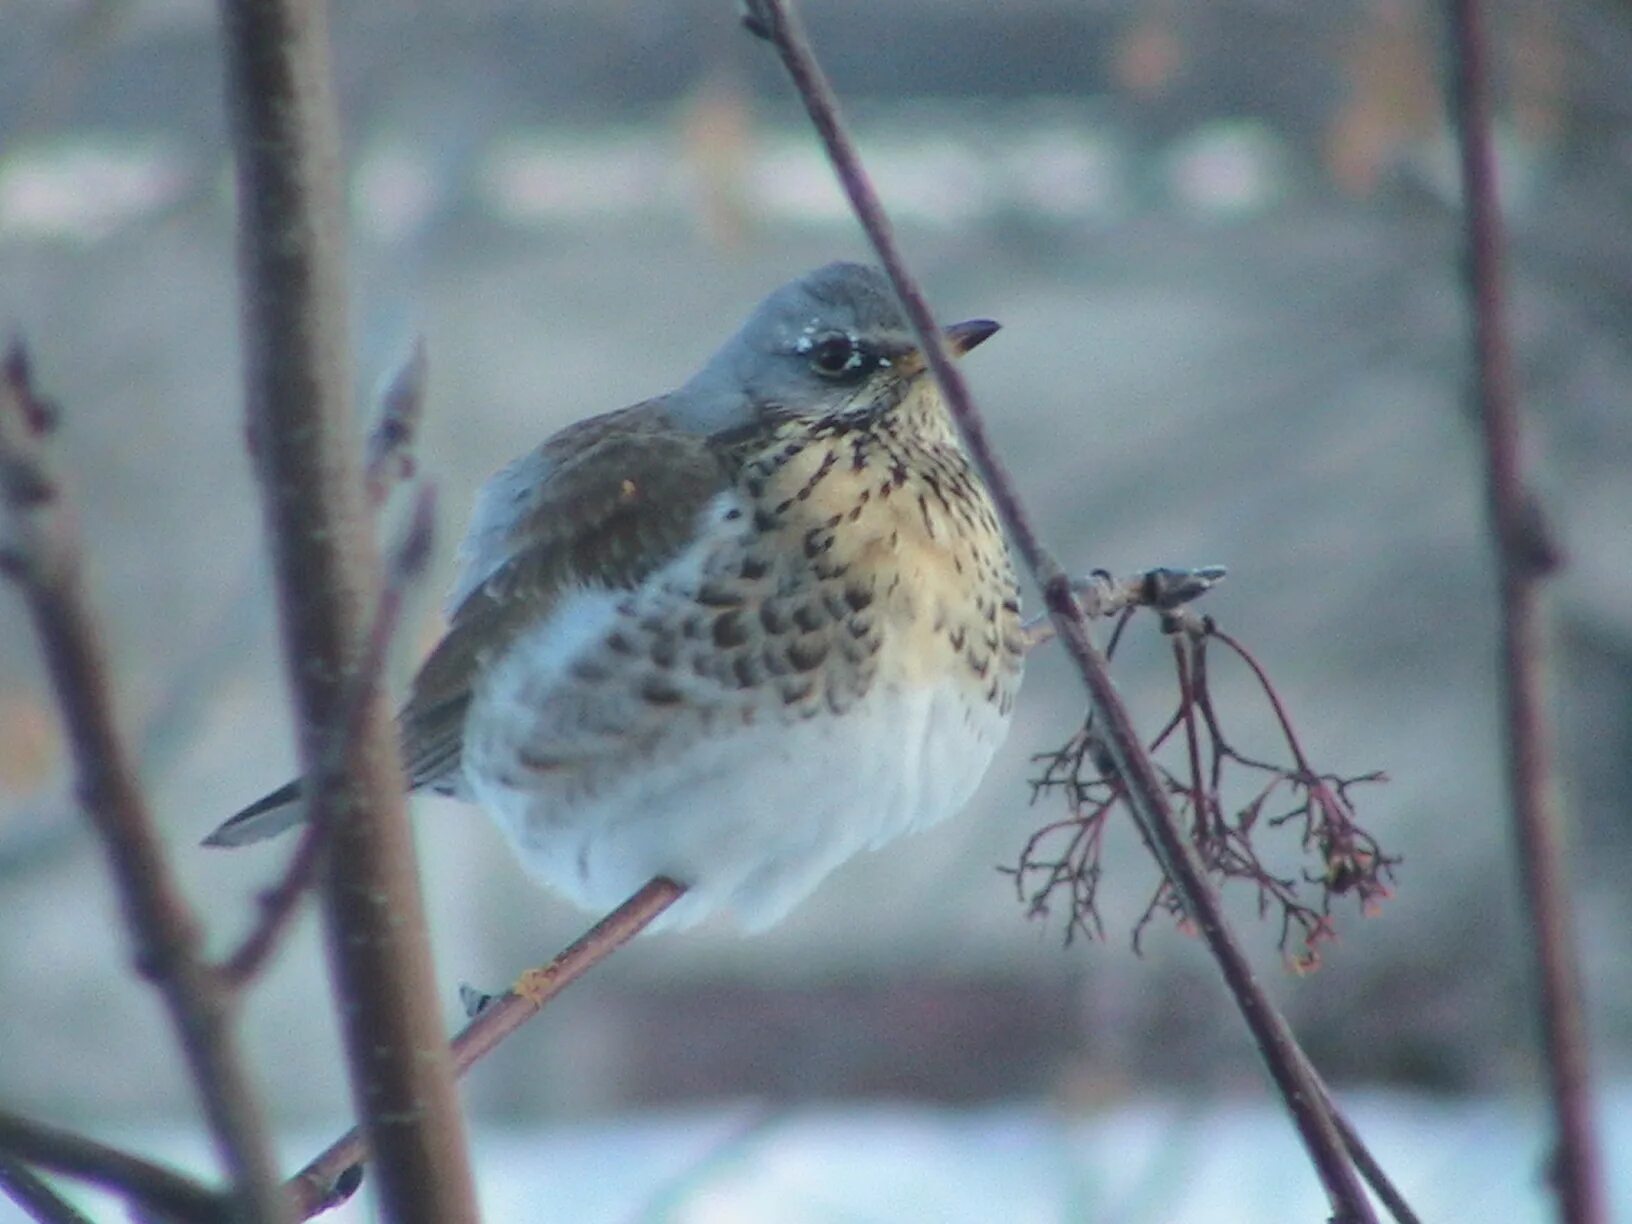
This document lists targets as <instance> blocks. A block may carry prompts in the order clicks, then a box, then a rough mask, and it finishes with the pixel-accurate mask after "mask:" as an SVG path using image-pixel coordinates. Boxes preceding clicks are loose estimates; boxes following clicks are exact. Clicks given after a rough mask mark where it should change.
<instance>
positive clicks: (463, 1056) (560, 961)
mask: <svg viewBox="0 0 1632 1224" xmlns="http://www.w3.org/2000/svg"><path fill="white" fill-rule="evenodd" d="M685 891H686V890H685V888H684V887H683V886H681V885H679V884H676V883H675V882H674V881H673V880H666V879H663V878H661V877H659V878H657V879H654V880H651V881H649V882H648V883H647V884H646V885H645V886H644V887H642V888H641V889H640V891H638V892H637V893H635V894H634V896H632V897H630V898H629V900H627V901H625V902H624V903H623V904H622V905H620V906H618V908H617V909H615V910H613V911H612V912H611V913H610V914H608V915H607V916H606V917H605V918H603V919H601V921H600V922H597V923H596V924H595V925H594V926H593V927H591V928H590V929H589V930H588V931H587V932H585V933H584V934H583V935H582V936H581V937H580V938H579V939H578V940H577V941H575V942H574V943H572V944H571V945H569V946H568V947H567V948H566V949H565V950H564V951H562V953H561V954H560V955H559V956H557V957H556V958H555V959H554V960H553V961H551V962H550V963H549V964H548V965H543V966H540V967H539V968H537V969H529V970H528V971H527V972H526V973H524V974H522V975H521V976H520V977H519V978H517V979H516V984H515V985H514V986H512V987H511V988H510V989H509V990H508V991H506V992H505V993H504V994H502V995H500V996H498V997H497V998H495V999H491V1000H488V1001H486V1002H485V1004H484V1005H483V1006H482V1007H481V1009H480V1011H478V1012H477V1014H476V1015H475V1017H473V1018H472V1020H471V1022H470V1023H469V1024H467V1025H466V1026H465V1028H464V1031H463V1032H461V1033H460V1034H459V1036H457V1037H456V1038H454V1041H453V1057H454V1064H455V1066H456V1068H457V1070H458V1073H459V1074H460V1075H463V1074H464V1073H465V1072H466V1071H469V1070H470V1069H471V1068H472V1067H473V1066H475V1065H476V1064H477V1063H478V1062H480V1061H481V1060H482V1059H483V1058H485V1057H487V1055H488V1054H490V1053H492V1052H493V1050H494V1049H496V1048H497V1047H498V1046H499V1044H500V1043H501V1042H503V1041H504V1039H505V1038H507V1037H509V1036H510V1035H511V1034H512V1033H514V1032H515V1031H516V1030H517V1029H519V1028H520V1027H521V1026H522V1025H523V1024H525V1023H527V1021H529V1020H531V1019H532V1018H533V1017H534V1016H536V1015H538V1013H539V1012H540V1011H542V1010H543V1008H544V1006H545V1004H547V1003H548V1002H549V1001H550V1000H551V999H553V998H555V996H556V995H558V994H560V993H561V992H562V991H563V990H565V989H566V988H567V987H568V986H570V985H571V984H572V983H573V982H575V981H577V980H578V979H579V978H580V977H582V976H583V975H584V974H585V973H586V972H588V971H589V970H590V969H592V968H593V967H594V966H596V965H598V964H600V963H601V961H603V960H605V959H606V958H607V957H608V956H610V955H611V954H612V953H614V952H616V951H617V950H618V949H619V948H621V947H622V946H623V945H624V944H626V943H628V942H629V941H630V940H631V939H633V938H634V937H635V936H636V935H638V934H639V933H640V932H641V931H643V930H645V928H646V927H647V926H649V925H650V924H651V922H652V920H653V919H654V918H656V917H657V916H658V915H659V914H661V913H662V912H663V911H664V910H666V909H668V908H669V906H671V905H673V904H674V903H675V902H676V901H678V900H679V899H680V897H681V894H683V893H684V892H685ZM366 1155H367V1152H366V1151H365V1149H364V1145H363V1137H362V1134H361V1133H360V1132H359V1131H357V1130H355V1129H353V1130H350V1131H347V1132H346V1134H344V1135H342V1136H341V1137H340V1138H339V1139H337V1140H335V1142H334V1143H332V1144H330V1145H329V1147H328V1148H326V1149H325V1150H324V1151H323V1152H322V1153H321V1154H320V1155H319V1156H317V1157H316V1158H315V1159H314V1160H313V1161H312V1162H311V1163H310V1164H308V1165H307V1166H306V1167H305V1168H304V1169H302V1170H301V1171H300V1172H299V1173H298V1174H296V1175H295V1176H294V1177H293V1178H291V1179H290V1181H289V1192H290V1194H291V1195H292V1196H293V1197H294V1200H295V1203H296V1207H297V1209H298V1211H299V1212H300V1217H301V1218H302V1219H309V1218H310V1217H312V1216H314V1215H317V1214H318V1213H319V1212H322V1211H327V1210H328V1209H329V1208H331V1207H335V1206H338V1205H339V1204H340V1203H343V1202H345V1201H346V1199H348V1198H350V1197H351V1195H352V1194H353V1193H355V1192H356V1189H357V1186H358V1185H359V1184H360V1182H361V1180H362V1179H361V1175H360V1166H361V1163H362V1161H363V1160H364V1159H365V1157H366Z"/></svg>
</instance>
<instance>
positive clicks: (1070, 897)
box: [1000, 608, 1400, 972]
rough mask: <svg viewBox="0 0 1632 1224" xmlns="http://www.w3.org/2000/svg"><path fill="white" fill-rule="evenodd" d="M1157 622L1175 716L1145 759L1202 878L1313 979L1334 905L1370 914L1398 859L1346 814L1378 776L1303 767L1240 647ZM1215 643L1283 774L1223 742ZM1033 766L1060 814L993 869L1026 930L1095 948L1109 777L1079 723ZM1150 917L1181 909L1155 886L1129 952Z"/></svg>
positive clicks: (1112, 794)
mask: <svg viewBox="0 0 1632 1224" xmlns="http://www.w3.org/2000/svg"><path fill="white" fill-rule="evenodd" d="M1137 611H1138V609H1137V608H1128V609H1126V610H1125V611H1123V612H1122V613H1121V615H1120V616H1119V617H1118V619H1117V623H1116V628H1115V630H1114V632H1113V634H1112V637H1111V642H1110V652H1114V651H1115V649H1116V646H1117V644H1118V643H1119V642H1120V640H1121V638H1122V635H1123V630H1124V629H1125V628H1126V627H1127V625H1128V624H1129V622H1130V620H1131V618H1132V617H1133V615H1134V614H1135V613H1137ZM1162 619H1163V627H1164V629H1165V630H1166V631H1167V632H1168V633H1169V634H1170V636H1171V639H1172V651H1173V661H1174V670H1175V673H1176V676H1177V679H1178V704H1177V708H1176V709H1175V710H1174V711H1173V713H1172V715H1171V716H1170V717H1169V718H1168V719H1167V721H1166V723H1165V724H1164V725H1163V726H1162V728H1161V730H1160V731H1159V732H1158V733H1157V734H1156V735H1155V736H1154V737H1153V738H1152V739H1151V741H1150V744H1149V748H1150V752H1151V755H1152V756H1153V757H1154V758H1155V759H1156V762H1157V765H1158V767H1159V768H1160V770H1161V774H1162V778H1163V781H1164V782H1165V783H1166V785H1167V788H1168V791H1169V793H1170V794H1171V795H1172V797H1173V801H1174V805H1175V808H1176V809H1177V811H1178V812H1179V814H1180V816H1181V817H1182V818H1183V820H1184V822H1185V825H1186V827H1188V828H1189V830H1190V835H1191V842H1192V844H1193V845H1194V847H1195V850H1196V853H1197V855H1198V856H1199V858H1200V861H1201V863H1202V865H1203V866H1204V867H1205V868H1206V870H1207V872H1208V873H1209V874H1210V875H1211V876H1212V877H1213V878H1214V879H1216V880H1218V881H1219V882H1220V883H1221V884H1227V883H1229V882H1231V881H1240V882H1244V883H1246V884H1247V885H1249V886H1250V887H1251V888H1253V889H1254V890H1255V891H1256V893H1257V899H1258V913H1259V916H1260V917H1264V918H1271V917H1278V919H1279V922H1280V933H1279V940H1278V946H1279V947H1280V949H1281V951H1282V952H1283V953H1284V954H1285V956H1286V958H1287V962H1288V964H1289V966H1290V967H1291V968H1292V969H1293V970H1295V971H1297V972H1308V971H1310V970H1313V969H1315V968H1318V967H1319V964H1320V948H1321V945H1322V944H1324V943H1327V942H1328V941H1330V940H1332V939H1334V938H1335V937H1336V929H1335V927H1334V925H1333V913H1332V911H1333V907H1334V905H1335V904H1336V902H1337V900H1338V899H1339V898H1342V897H1353V898H1355V899H1356V900H1357V902H1358V904H1359V907H1360V911H1361V912H1362V913H1363V914H1367V915H1369V914H1372V913H1375V912H1376V910H1377V908H1378V907H1379V906H1380V905H1381V904H1382V902H1383V901H1384V900H1386V899H1387V898H1388V897H1389V896H1390V895H1391V893H1392V887H1393V881H1394V868H1395V866H1396V865H1397V864H1398V863H1399V861H1400V860H1399V858H1398V856H1395V855H1390V854H1388V853H1386V852H1385V851H1384V850H1383V848H1382V846H1381V845H1379V844H1378V841H1377V839H1376V838H1375V837H1373V836H1372V835H1371V834H1370V833H1369V832H1367V831H1366V829H1365V828H1363V827H1362V826H1361V825H1360V824H1359V822H1358V821H1357V820H1356V819H1355V815H1354V805H1353V803H1352V802H1351V793H1352V791H1353V790H1354V789H1355V788H1356V787H1358V786H1361V785H1364V784H1366V783H1374V782H1382V781H1386V780H1387V779H1386V778H1385V776H1384V775H1383V774H1382V773H1379V772H1372V773H1364V774H1357V775H1349V776H1344V775H1339V774H1334V773H1326V772H1322V771H1319V770H1317V769H1315V768H1313V767H1312V766H1311V765H1310V764H1309V760H1308V758H1307V757H1306V756H1305V754H1304V752H1303V748H1302V746H1301V745H1300V744H1299V742H1298V737H1297V734H1296V732H1295V731H1294V729H1293V727H1292V723H1291V720H1290V719H1289V718H1288V716H1287V714H1286V710H1285V707H1284V705H1283V703H1282V701H1281V699H1280V696H1279V694H1278V693H1277V692H1276V690H1275V687H1274V685H1273V684H1272V683H1271V682H1270V679H1269V677H1268V675H1267V674H1266V673H1265V672H1264V670H1263V668H1262V667H1261V666H1260V665H1259V663H1258V661H1257V660H1256V659H1255V658H1254V657H1253V656H1252V654H1251V653H1250V652H1249V651H1248V650H1247V649H1246V648H1245V647H1244V646H1242V645H1241V643H1240V642H1239V641H1237V640H1236V639H1235V638H1233V637H1231V636H1230V635H1229V634H1227V633H1225V632H1223V631H1222V630H1221V629H1219V628H1218V626H1217V624H1216V623H1215V622H1214V621H1213V620H1212V619H1211V618H1210V617H1183V618H1180V617H1173V616H1164V617H1163V618H1162ZM1215 642H1216V643H1218V644H1219V645H1220V646H1222V647H1223V648H1224V649H1226V650H1227V651H1229V652H1230V653H1231V654H1233V655H1234V656H1236V657H1237V658H1238V659H1239V660H1240V661H1241V662H1243V663H1244V664H1245V665H1246V666H1247V667H1248V669H1249V670H1250V671H1251V672H1252V675H1253V677H1254V679H1255V680H1256V682H1257V684H1258V686H1259V688H1260V690H1261V691H1262V692H1263V694H1264V697H1265V699H1266V701H1267V702H1268V704H1269V707H1270V709H1271V711H1272V712H1273V714H1274V717H1275V721H1276V723H1277V725H1278V727H1279V730H1280V736H1281V739H1282V741H1283V743H1284V746H1285V749H1286V757H1287V759H1286V760H1285V761H1284V762H1282V763H1277V762H1274V761H1267V760H1262V759H1260V758H1257V757H1253V756H1249V755H1247V754H1246V753H1244V752H1242V751H1240V750H1238V749H1237V748H1236V747H1235V746H1234V745H1233V743H1232V742H1231V740H1230V737H1229V736H1228V735H1226V733H1225V730H1224V723H1223V719H1222V718H1221V716H1220V712H1219V707H1218V704H1217V703H1216V702H1215V701H1214V699H1213V695H1212V691H1211V689H1210V687H1209V683H1208V664H1209V653H1210V651H1209V648H1210V647H1211V646H1212V644H1213V643H1215ZM1033 760H1035V761H1036V762H1037V763H1038V764H1039V765H1040V766H1041V772H1040V773H1039V774H1038V775H1037V776H1036V777H1034V778H1033V779H1032V780H1031V786H1032V794H1031V798H1032V802H1033V803H1037V802H1039V801H1040V800H1043V799H1045V798H1048V799H1055V798H1058V799H1059V800H1062V801H1063V803H1064V807H1065V811H1066V814H1065V815H1064V816H1063V817H1062V818H1061V819H1058V820H1054V821H1051V822H1049V823H1048V824H1045V825H1044V826H1042V827H1041V828H1040V829H1038V830H1037V831H1036V832H1035V833H1033V834H1032V836H1031V838H1030V839H1029V840H1028V841H1027V842H1026V845H1025V848H1024V849H1023V850H1022V851H1021V854H1020V859H1019V862H1018V863H1017V864H1016V865H1015V866H1013V867H1005V868H1001V869H1000V870H1002V871H1004V872H1005V873H1006V874H1008V875H1011V876H1012V877H1013V878H1014V884H1015V890H1016V892H1017V894H1018V895H1019V897H1020V900H1021V901H1022V902H1023V903H1024V904H1025V905H1026V906H1027V907H1028V909H1029V911H1030V913H1031V915H1032V916H1033V917H1045V916H1047V915H1049V914H1051V913H1053V912H1054V911H1055V909H1056V908H1060V909H1063V910H1064V911H1065V913H1066V923H1065V939H1066V942H1068V943H1069V942H1070V941H1071V940H1072V939H1074V938H1075V937H1076V936H1077V935H1079V934H1080V935H1084V936H1087V937H1088V938H1090V939H1103V938H1104V937H1105V923H1104V920H1103V918H1102V917H1101V914H1100V910H1099V886H1100V881H1101V878H1102V875H1103V872H1104V863H1103V853H1104V846H1105V837H1106V832H1107V829H1108V827H1109V825H1110V819H1111V815H1112V813H1113V812H1115V811H1116V809H1117V807H1118V805H1119V803H1121V802H1122V800H1123V790H1122V788H1121V785H1120V784H1119V782H1118V780H1117V777H1116V771H1115V768H1114V766H1113V765H1112V764H1111V762H1110V760H1109V758H1108V755H1107V754H1106V753H1105V751H1104V750H1103V747H1102V744H1101V742H1100V740H1099V737H1098V735H1097V733H1096V730H1095V727H1094V723H1093V719H1092V717H1091V716H1090V718H1089V719H1088V721H1087V722H1086V723H1085V724H1084V725H1083V727H1082V728H1081V729H1079V730H1078V731H1077V732H1076V733H1075V734H1073V735H1072V736H1071V738H1070V739H1068V740H1067V741H1066V742H1065V743H1064V744H1062V745H1061V746H1060V747H1059V748H1057V749H1055V750H1054V751H1052V752H1044V753H1039V754H1038V755H1037V756H1035V757H1034V758H1033ZM1277 834H1279V835H1281V836H1280V837H1279V838H1277V837H1276V835H1277ZM1289 856H1291V857H1293V858H1295V859H1296V863H1295V864H1294V865H1293V866H1291V867H1290V868H1280V867H1278V866H1277V867H1272V866H1271V865H1270V863H1269V862H1267V861H1266V858H1268V859H1272V860H1273V861H1275V862H1276V863H1277V864H1278V863H1279V862H1280V861H1281V860H1282V859H1283V858H1287V857H1289ZM1160 913H1167V914H1171V915H1172V916H1173V917H1174V918H1175V919H1176V920H1177V921H1178V922H1179V924H1180V927H1181V929H1183V928H1184V923H1185V916H1184V909H1183V906H1182V904H1181V903H1180V901H1179V898H1178V896H1177V895H1176V894H1175V893H1174V892H1173V889H1172V886H1171V885H1170V884H1169V882H1168V881H1167V880H1166V879H1165V878H1164V879H1163V880H1162V881H1161V882H1160V883H1159V884H1158V885H1157V887H1156V890H1155V892H1154V893H1153V894H1152V896H1151V898H1150V901H1149V903H1148V904H1147V905H1146V906H1145V909H1144V912H1143V913H1142V914H1141V915H1140V917H1139V918H1138V920H1137V921H1136V922H1135V923H1134V925H1133V946H1134V950H1135V951H1138V950H1139V948H1140V940H1141V939H1142V937H1143V935H1144V932H1145V929H1146V928H1147V927H1148V926H1149V924H1150V922H1151V920H1152V919H1153V918H1155V917H1156V915H1157V914H1160Z"/></svg>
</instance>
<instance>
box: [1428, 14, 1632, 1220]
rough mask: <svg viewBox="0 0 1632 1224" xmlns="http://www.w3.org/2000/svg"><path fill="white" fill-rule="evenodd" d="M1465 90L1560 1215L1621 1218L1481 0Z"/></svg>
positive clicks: (1458, 50)
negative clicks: (1509, 277) (1595, 1060)
mask: <svg viewBox="0 0 1632 1224" xmlns="http://www.w3.org/2000/svg"><path fill="white" fill-rule="evenodd" d="M1449 16H1450V23H1451V41H1452V46H1453V54H1452V57H1451V58H1452V72H1453V77H1454V82H1453V97H1454V107H1455V116H1456V130H1457V139H1458V143H1459V145H1460V150H1461V167H1462V197H1463V214H1462V215H1463V225H1464V231H1465V237H1466V242H1467V251H1466V260H1467V263H1466V275H1467V289H1468V298H1469V305H1470V307H1471V311H1472V343H1473V357H1474V363H1473V375H1474V378H1473V382H1474V394H1475V398H1476V400H1477V407H1478V414H1479V422H1480V431H1481V439H1482V441H1483V444H1484V454H1485V476H1486V502H1487V507H1488V509H1487V513H1488V514H1489V518H1490V528H1491V534H1492V536H1493V539H1494V543H1495V547H1496V561H1497V570H1498V573H1499V587H1500V598H1501V651H1500V653H1501V683H1502V700H1503V724H1504V737H1505V740H1506V750H1507V762H1508V786H1509V789H1510V793H1511V803H1512V809H1513V816H1512V819H1513V838H1514V843H1515V847H1516V850H1517V854H1518V860H1519V871H1520V875H1521V877H1522V879H1523V885H1524V896H1525V902H1526V904H1527V906H1528V908H1529V917H1530V931H1531V942H1532V951H1533V955H1534V958H1535V973H1536V979H1537V983H1538V985H1539V988H1540V996H1541V997H1540V1011H1541V1029H1542V1043H1543V1050H1544V1056H1545V1059H1546V1064H1547V1075H1548V1081H1549V1084H1550V1087H1551V1092H1552V1104H1553V1114H1554V1125H1555V1126H1556V1128H1557V1132H1558V1134H1557V1151H1556V1155H1555V1159H1554V1160H1553V1162H1552V1167H1553V1175H1554V1181H1555V1185H1556V1189H1557V1192H1558V1196H1559V1206H1560V1211H1561V1218H1563V1219H1565V1220H1567V1221H1570V1222H1571V1224H1599V1222H1600V1221H1603V1220H1605V1219H1607V1218H1608V1207H1607V1205H1606V1201H1605V1197H1604V1193H1605V1192H1604V1182H1603V1167H1602V1158H1601V1156H1600V1153H1599V1149H1598V1139H1597V1136H1596V1134H1595V1133H1594V1126H1593V1103H1592V1087H1591V1071H1590V1067H1589V1057H1588V1051H1587V1037H1586V1026H1585V1023H1584V1020H1583V1018H1582V1014H1581V986H1580V972H1579V969H1578V966H1577V963H1576V949H1575V938H1574V931H1573V919H1572V916H1571V912H1570V901H1569V897H1570V891H1569V882H1568V878H1567V876H1568V873H1567V870H1566V866H1565V847H1564V831H1563V821H1562V814H1561V812H1560V809H1559V802H1558V795H1557V791H1556V783H1555V779H1554V764H1553V727H1552V720H1551V718H1550V716H1549V714H1548V710H1547V696H1546V682H1545V679H1544V674H1543V672H1544V658H1545V654H1546V627H1545V625H1544V622H1543V614H1542V609H1541V606H1540V596H1541V586H1542V583H1543V581H1544V580H1545V578H1546V576H1547V575H1548V574H1549V573H1550V572H1552V571H1553V570H1555V569H1556V568H1557V567H1558V566H1559V564H1560V563H1561V561H1562V556H1561V554H1560V550H1559V549H1558V546H1557V545H1556V543H1555V542H1554V541H1553V539H1552V537H1551V534H1550V531H1549V529H1548V526H1547V523H1546V520H1545V518H1544V517H1543V515H1542V513H1541V510H1540V503H1539V501H1538V500H1537V498H1536V496H1535V494H1534V492H1533V490H1532V489H1531V487H1530V484H1529V482H1528V480H1527V477H1526V473H1525V465H1524V459H1523V456H1522V446H1523V443H1522V437H1521V433H1522V425H1521V421H1520V414H1519V408H1518V405H1517V402H1516V395H1515V390H1514V386H1515V384H1514V377H1513V359H1512V354H1511V352H1510V350H1509V347H1508V330H1507V322H1506V318H1505V315H1506V303H1505V290H1504V283H1503V276H1502V264H1501V256H1502V223H1501V210H1500V205H1499V202H1498V196H1497V188H1496V165H1495V157H1494V154H1493V151H1492V147H1491V139H1490V100H1489V81H1490V61H1489V54H1488V47H1487V42H1486V36H1485V27H1484V14H1483V12H1482V9H1481V5H1480V4H1479V2H1478V0H1451V5H1450V10H1449Z"/></svg>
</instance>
